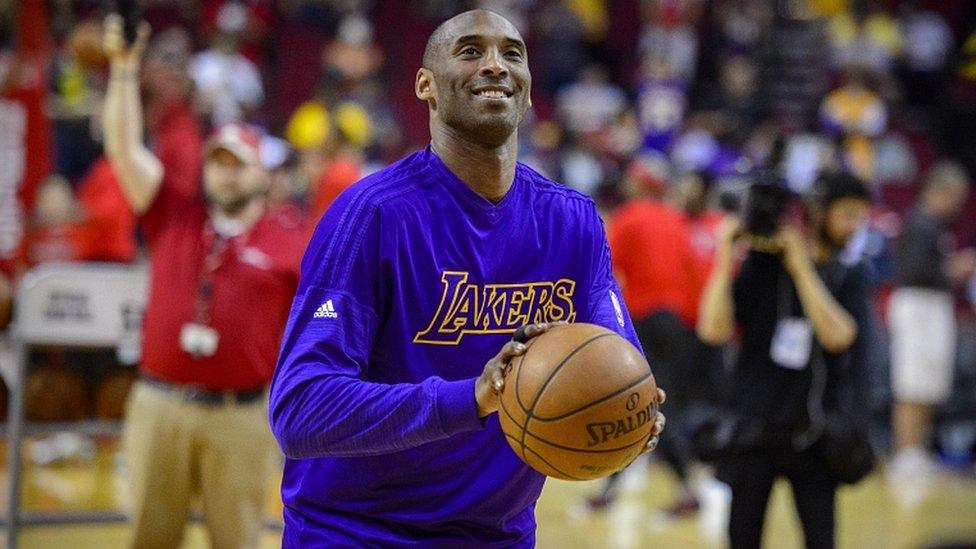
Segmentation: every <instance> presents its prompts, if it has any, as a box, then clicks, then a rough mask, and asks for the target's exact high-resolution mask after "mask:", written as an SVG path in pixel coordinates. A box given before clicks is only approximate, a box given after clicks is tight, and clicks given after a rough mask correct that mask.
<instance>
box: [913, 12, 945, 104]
mask: <svg viewBox="0 0 976 549" xmlns="http://www.w3.org/2000/svg"><path fill="white" fill-rule="evenodd" d="M902 29H903V32H904V34H905V75H904V78H903V79H902V85H903V87H904V89H905V100H906V102H908V103H909V104H911V105H922V106H932V105H939V104H940V103H941V102H942V101H944V95H945V79H946V73H945V69H946V67H947V66H948V64H949V58H950V56H951V55H952V53H953V51H952V49H953V42H954V41H955V39H954V37H953V36H952V29H950V28H949V25H948V24H947V23H946V22H945V19H943V18H942V16H941V15H939V14H938V13H936V12H934V11H916V12H910V13H909V14H908V15H907V16H906V17H905V19H904V20H903V21H902Z"/></svg>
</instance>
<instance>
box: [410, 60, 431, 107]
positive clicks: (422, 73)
mask: <svg viewBox="0 0 976 549" xmlns="http://www.w3.org/2000/svg"><path fill="white" fill-rule="evenodd" d="M435 90H436V85H435V84H434V74H433V73H431V72H430V70H429V69H425V68H423V67H421V68H420V69H418V70H417V80H416V82H414V93H416V94H417V99H420V100H421V101H427V102H428V103H432V102H433V101H434V92H435ZM432 106H433V104H432Z"/></svg>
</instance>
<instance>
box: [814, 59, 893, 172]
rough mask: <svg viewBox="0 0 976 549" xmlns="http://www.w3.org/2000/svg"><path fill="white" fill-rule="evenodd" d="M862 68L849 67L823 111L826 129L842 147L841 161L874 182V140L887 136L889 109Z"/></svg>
mask: <svg viewBox="0 0 976 549" xmlns="http://www.w3.org/2000/svg"><path fill="white" fill-rule="evenodd" d="M869 78H870V77H869V75H868V73H867V72H866V71H864V70H863V69H862V68H858V67H848V69H847V70H846V71H845V73H844V81H843V84H842V85H841V87H839V88H837V89H836V90H834V91H832V92H830V93H829V94H828V95H827V97H826V98H824V101H823V104H822V105H821V107H820V120H821V122H822V124H823V126H824V129H825V130H826V131H827V132H828V133H829V134H831V135H833V136H835V137H837V138H838V139H839V140H840V143H841V153H842V161H843V163H844V165H845V166H847V168H848V169H850V170H851V172H853V173H854V174H855V175H857V176H858V177H860V178H861V179H863V180H865V181H873V180H874V167H875V158H874V154H875V153H874V143H873V139H874V138H877V137H879V136H880V135H881V134H882V133H884V131H885V129H886V127H887V124H888V108H887V106H886V105H885V103H884V100H883V99H882V98H881V96H880V95H878V94H877V93H876V92H875V91H874V90H872V89H871V87H870V83H869Z"/></svg>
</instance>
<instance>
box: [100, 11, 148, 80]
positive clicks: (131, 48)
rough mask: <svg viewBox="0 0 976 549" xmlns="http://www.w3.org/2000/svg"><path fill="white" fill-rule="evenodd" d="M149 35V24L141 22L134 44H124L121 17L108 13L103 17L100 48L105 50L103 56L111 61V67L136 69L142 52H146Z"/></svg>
mask: <svg viewBox="0 0 976 549" xmlns="http://www.w3.org/2000/svg"><path fill="white" fill-rule="evenodd" d="M149 34H150V28H149V23H146V22H145V21H143V22H142V23H141V24H140V25H139V30H138V32H137V34H136V40H135V42H134V43H133V44H131V45H129V44H126V41H125V33H124V31H123V21H122V16H121V15H119V14H117V13H110V14H109V15H108V16H107V17H105V24H104V35H103V37H102V47H103V48H104V49H105V55H107V56H108V58H109V60H111V62H112V67H113V68H122V69H135V68H138V67H139V61H140V59H141V58H142V52H144V51H145V50H146V44H147V43H148V42H149Z"/></svg>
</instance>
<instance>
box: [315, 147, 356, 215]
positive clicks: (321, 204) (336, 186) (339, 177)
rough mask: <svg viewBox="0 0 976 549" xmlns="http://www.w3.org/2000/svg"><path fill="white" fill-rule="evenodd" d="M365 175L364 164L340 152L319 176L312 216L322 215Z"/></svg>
mask: <svg viewBox="0 0 976 549" xmlns="http://www.w3.org/2000/svg"><path fill="white" fill-rule="evenodd" d="M362 176H363V170H362V166H361V165H360V163H359V161H358V160H356V159H355V158H353V157H351V156H349V155H345V154H339V155H336V157H335V158H333V159H331V160H330V161H329V162H327V163H326V165H325V169H324V170H322V177H321V178H319V181H318V186H317V187H316V188H315V195H314V199H313V201H312V217H313V218H314V219H318V218H320V217H322V214H323V213H325V210H328V209H329V206H331V205H332V203H333V202H335V199H336V198H339V195H340V194H342V191H344V190H346V189H348V188H349V187H351V186H352V184H353V183H355V182H357V181H359V179H360V178H361V177H362Z"/></svg>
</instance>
